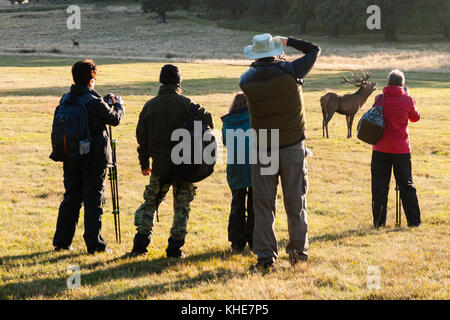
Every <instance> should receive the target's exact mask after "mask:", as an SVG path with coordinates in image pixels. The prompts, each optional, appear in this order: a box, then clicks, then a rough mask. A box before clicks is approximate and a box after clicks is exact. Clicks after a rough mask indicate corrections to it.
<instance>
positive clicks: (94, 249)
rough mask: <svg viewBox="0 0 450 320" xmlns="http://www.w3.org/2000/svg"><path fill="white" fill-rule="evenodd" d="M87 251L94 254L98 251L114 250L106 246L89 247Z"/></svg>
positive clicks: (108, 251)
mask: <svg viewBox="0 0 450 320" xmlns="http://www.w3.org/2000/svg"><path fill="white" fill-rule="evenodd" d="M87 252H88V253H89V254H94V253H96V252H106V253H112V252H113V251H112V250H111V249H110V248H107V247H104V248H88V249H87Z"/></svg>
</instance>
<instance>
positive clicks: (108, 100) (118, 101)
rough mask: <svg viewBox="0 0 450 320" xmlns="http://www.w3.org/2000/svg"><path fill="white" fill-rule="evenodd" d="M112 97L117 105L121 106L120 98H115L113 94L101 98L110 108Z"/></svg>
mask: <svg viewBox="0 0 450 320" xmlns="http://www.w3.org/2000/svg"><path fill="white" fill-rule="evenodd" d="M113 97H114V98H115V99H116V101H117V103H120V104H122V98H121V97H119V96H116V95H115V94H113V93H108V94H107V95H106V96H104V97H103V100H104V101H105V102H106V103H107V104H108V105H109V106H110V107H112V106H113V105H114V102H113Z"/></svg>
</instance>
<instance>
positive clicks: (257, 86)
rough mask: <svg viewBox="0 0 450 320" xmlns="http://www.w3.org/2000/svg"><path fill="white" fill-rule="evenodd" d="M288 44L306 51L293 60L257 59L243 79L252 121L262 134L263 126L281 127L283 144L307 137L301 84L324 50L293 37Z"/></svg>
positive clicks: (241, 83) (280, 132) (269, 144)
mask: <svg viewBox="0 0 450 320" xmlns="http://www.w3.org/2000/svg"><path fill="white" fill-rule="evenodd" d="M287 45H288V46H290V47H293V48H294V49H297V50H300V51H302V52H303V53H305V55H304V56H303V57H301V58H299V59H297V60H294V61H292V62H289V61H284V60H277V59H274V58H265V59H260V60H257V61H255V62H253V63H252V64H251V66H250V69H249V70H248V71H247V72H245V73H244V74H243V75H242V76H241V79H240V83H239V86H240V87H241V89H242V91H243V92H244V93H245V95H246V96H247V98H248V100H249V111H250V124H251V127H252V128H253V129H255V130H256V131H257V136H258V138H259V135H258V130H259V129H269V130H270V129H278V130H279V134H280V137H279V138H280V141H279V146H280V147H286V146H289V145H293V144H295V143H298V142H299V141H301V140H303V139H305V130H306V124H305V106H304V101H303V94H302V87H301V85H299V84H303V78H304V77H305V76H306V75H307V74H308V72H309V71H310V70H311V68H312V67H313V65H314V63H315V62H316V60H317V57H318V56H319V54H320V48H319V47H318V46H317V45H315V44H312V43H310V42H307V41H303V40H299V39H295V38H292V37H289V39H288V42H287ZM268 138H270V133H268ZM258 145H259V143H258ZM268 146H269V147H270V146H271V142H270V140H269V141H268Z"/></svg>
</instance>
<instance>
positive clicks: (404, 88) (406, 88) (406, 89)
mask: <svg viewBox="0 0 450 320" xmlns="http://www.w3.org/2000/svg"><path fill="white" fill-rule="evenodd" d="M403 90H405V92H406V94H407V95H408V96H409V89H408V87H407V86H404V87H403Z"/></svg>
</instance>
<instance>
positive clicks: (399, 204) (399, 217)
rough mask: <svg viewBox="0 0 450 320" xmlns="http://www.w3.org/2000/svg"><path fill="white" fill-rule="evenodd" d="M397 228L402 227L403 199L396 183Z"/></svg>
mask: <svg viewBox="0 0 450 320" xmlns="http://www.w3.org/2000/svg"><path fill="white" fill-rule="evenodd" d="M395 226H396V227H401V226H402V198H401V197H400V189H399V187H398V184H397V183H395Z"/></svg>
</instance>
